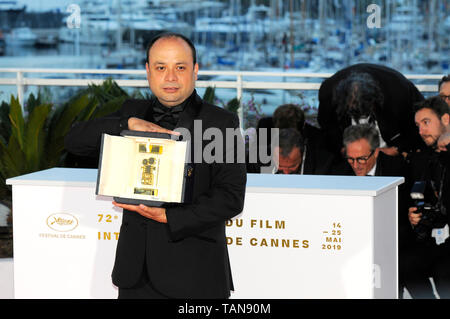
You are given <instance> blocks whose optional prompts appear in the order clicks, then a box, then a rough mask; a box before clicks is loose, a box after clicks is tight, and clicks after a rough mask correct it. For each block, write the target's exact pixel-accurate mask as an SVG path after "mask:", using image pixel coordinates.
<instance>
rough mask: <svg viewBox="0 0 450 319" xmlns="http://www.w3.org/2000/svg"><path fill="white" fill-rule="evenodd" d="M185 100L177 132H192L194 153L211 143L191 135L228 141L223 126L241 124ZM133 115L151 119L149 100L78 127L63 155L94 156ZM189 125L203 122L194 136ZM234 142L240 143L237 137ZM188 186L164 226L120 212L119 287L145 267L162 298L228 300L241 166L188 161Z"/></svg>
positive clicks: (230, 116) (116, 274) (225, 114)
mask: <svg viewBox="0 0 450 319" xmlns="http://www.w3.org/2000/svg"><path fill="white" fill-rule="evenodd" d="M190 99H192V101H190V102H189V103H188V104H187V105H186V107H185V109H184V111H183V112H182V113H181V115H180V119H179V121H178V124H177V127H184V128H186V129H188V130H189V132H190V134H191V154H194V152H198V151H199V150H200V152H201V151H202V150H203V148H204V146H205V145H206V144H208V142H209V141H203V140H202V139H201V137H200V140H199V141H200V142H197V141H198V136H197V137H195V134H197V135H198V134H202V136H203V132H204V131H205V130H206V129H208V128H218V129H219V130H220V131H221V132H222V133H223V135H224V136H225V130H226V128H233V129H235V128H238V127H239V120H238V118H237V116H236V115H234V114H232V113H230V112H228V111H226V110H224V109H221V108H219V107H216V106H213V105H211V104H208V103H206V102H204V101H203V100H202V99H201V98H200V97H199V96H198V95H196V94H195V93H194V94H193V95H192V96H191V97H190ZM131 116H133V117H138V118H141V119H146V120H149V121H152V119H153V116H152V102H151V101H147V100H129V101H126V102H125V103H124V105H123V107H122V109H121V110H119V111H118V112H116V113H113V114H111V115H109V116H107V117H105V118H102V119H96V120H92V121H90V122H85V123H79V124H77V125H76V126H74V127H73V128H72V130H71V131H70V132H69V134H68V135H67V137H66V140H65V142H66V148H67V150H68V151H69V152H72V153H75V154H77V155H82V156H96V155H97V154H98V152H99V147H100V141H101V134H102V133H108V134H114V135H118V134H120V132H121V130H122V129H126V127H124V123H126V122H127V119H128V118H129V117H131ZM194 120H201V124H200V122H198V123H197V124H200V125H201V129H199V130H198V132H194ZM196 128H197V129H198V128H199V126H196ZM238 142H242V141H239V138H238ZM200 143H201V144H202V145H199V144H200ZM224 145H226V144H225V142H224ZM235 145H236V144H235ZM235 153H236V152H235ZM224 156H225V155H224ZM192 160H193V157H192ZM218 162H219V161H218ZM188 183H192V185H193V187H192V190H193V192H192V194H191V200H190V203H188V204H186V203H185V204H171V205H170V204H169V205H166V206H165V207H166V215H167V221H168V222H167V224H162V223H158V222H155V221H153V220H150V219H147V218H144V217H142V216H141V215H139V214H137V213H134V212H130V211H126V210H124V213H123V220H122V226H121V229H120V236H119V241H118V244H117V251H116V260H115V264H114V269H113V273H112V279H113V283H114V284H115V285H116V286H118V287H122V288H128V287H132V286H133V285H134V284H135V283H136V282H137V281H138V279H139V277H140V275H141V273H142V270H143V267H144V265H146V267H147V273H148V276H149V279H150V281H151V283H152V285H153V287H154V288H155V289H156V290H157V291H159V292H160V293H162V294H164V295H166V296H169V297H174V298H227V297H229V295H230V289H233V283H232V278H231V270H230V263H229V258H228V251H227V244H226V238H225V221H226V220H228V219H230V218H232V217H234V216H235V215H237V214H239V213H240V212H241V211H242V209H243V204H244V196H245V185H246V170H245V163H242V164H241V163H236V162H234V163H224V162H223V163H211V164H208V163H205V162H203V160H202V162H200V163H194V164H193V175H192V177H191V179H190V180H189V181H188Z"/></svg>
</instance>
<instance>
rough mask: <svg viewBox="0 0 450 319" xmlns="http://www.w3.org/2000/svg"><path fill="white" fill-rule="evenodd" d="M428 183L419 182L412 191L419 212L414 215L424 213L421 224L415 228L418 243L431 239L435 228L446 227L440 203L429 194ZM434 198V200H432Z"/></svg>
mask: <svg viewBox="0 0 450 319" xmlns="http://www.w3.org/2000/svg"><path fill="white" fill-rule="evenodd" d="M427 190H428V189H427V183H426V182H425V181H417V182H415V183H414V185H413V187H412V189H411V194H410V195H411V198H412V199H413V200H414V206H415V207H417V211H415V212H414V214H420V213H422V217H421V219H420V221H419V223H418V224H417V225H416V226H415V227H414V232H415V234H416V238H417V240H418V241H424V240H426V239H427V238H430V237H431V231H432V230H433V228H441V227H444V226H445V223H446V221H445V219H444V214H443V212H442V211H441V208H440V205H439V203H440V201H439V200H438V198H436V196H433V195H431V194H430V193H429V192H427ZM433 198H434V200H432V199H433Z"/></svg>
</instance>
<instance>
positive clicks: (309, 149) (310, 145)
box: [247, 116, 336, 175]
mask: <svg viewBox="0 0 450 319" xmlns="http://www.w3.org/2000/svg"><path fill="white" fill-rule="evenodd" d="M273 127H274V126H273V120H272V117H271V116H268V117H263V118H261V119H260V120H259V121H258V126H257V134H258V133H259V129H269V130H270V129H271V128H273ZM297 129H298V130H299V131H300V132H301V134H302V135H303V138H304V141H305V149H306V156H305V162H304V163H303V167H304V168H303V174H308V175H330V174H333V173H334V171H335V169H334V167H335V164H336V156H335V155H334V154H332V153H331V152H329V151H328V150H327V149H326V148H325V141H324V137H323V134H322V132H321V130H320V129H319V128H317V127H315V126H313V125H311V124H309V123H305V125H304V126H303V127H301V128H300V127H298V128H297ZM270 137H271V136H270V131H269V133H268V134H267V138H268V140H267V143H268V148H267V151H268V153H267V154H268V155H269V154H270V151H271V148H270V144H271V139H270ZM259 138H260V136H259V135H258V141H259ZM258 146H259V144H258ZM256 152H257V154H259V149H256ZM268 165H269V164H267V163H264V164H263V163H261V162H260V161H258V162H257V163H250V161H249V160H247V171H248V172H249V173H260V172H261V167H263V166H268Z"/></svg>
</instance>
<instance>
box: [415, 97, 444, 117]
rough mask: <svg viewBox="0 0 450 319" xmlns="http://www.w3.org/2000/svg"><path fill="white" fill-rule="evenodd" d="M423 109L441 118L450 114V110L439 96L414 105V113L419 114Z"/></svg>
mask: <svg viewBox="0 0 450 319" xmlns="http://www.w3.org/2000/svg"><path fill="white" fill-rule="evenodd" d="M421 109H430V110H432V111H433V112H434V113H435V114H436V115H437V116H438V117H439V118H441V117H442V116H443V115H444V114H450V108H449V107H448V105H447V103H445V101H444V100H443V99H441V97H440V96H439V95H437V96H432V97H429V98H428V99H425V100H423V101H420V102H417V103H416V104H414V113H417V112H418V111H420V110H421Z"/></svg>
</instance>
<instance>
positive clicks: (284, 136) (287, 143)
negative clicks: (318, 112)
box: [278, 128, 305, 157]
mask: <svg viewBox="0 0 450 319" xmlns="http://www.w3.org/2000/svg"><path fill="white" fill-rule="evenodd" d="M278 147H279V148H280V152H281V155H282V156H283V157H287V156H288V155H289V153H290V152H291V151H292V149H293V148H294V147H298V148H299V149H300V153H302V154H303V150H304V148H305V143H304V140H303V136H302V134H300V132H299V131H298V130H296V129H295V128H283V129H280V131H279V141H278Z"/></svg>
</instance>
